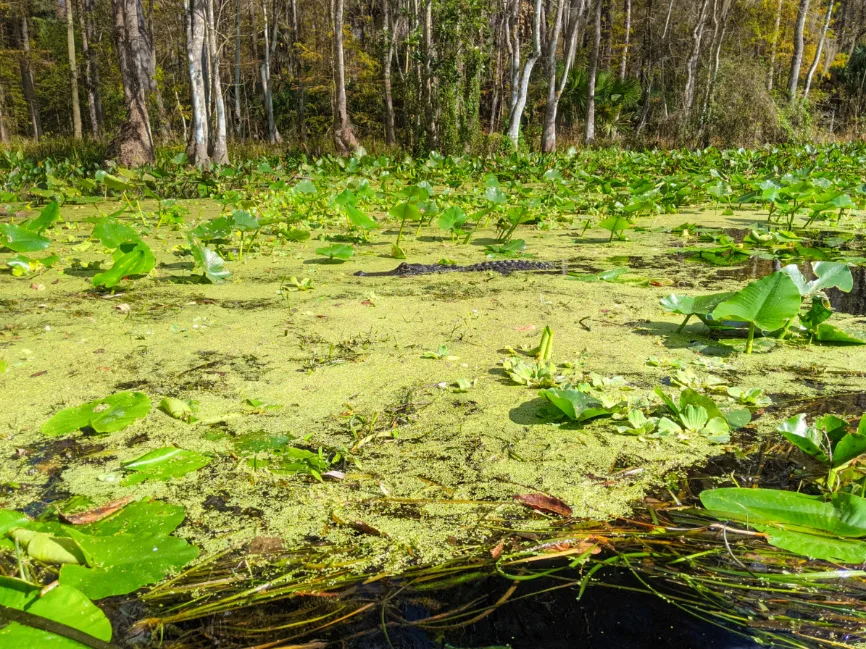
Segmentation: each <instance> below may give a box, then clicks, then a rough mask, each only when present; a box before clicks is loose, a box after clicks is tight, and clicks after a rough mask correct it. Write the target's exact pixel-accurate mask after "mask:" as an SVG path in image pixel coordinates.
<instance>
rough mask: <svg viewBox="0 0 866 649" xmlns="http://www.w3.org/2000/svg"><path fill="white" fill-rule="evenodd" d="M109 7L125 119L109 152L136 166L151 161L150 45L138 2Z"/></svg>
mask: <svg viewBox="0 0 866 649" xmlns="http://www.w3.org/2000/svg"><path fill="white" fill-rule="evenodd" d="M112 6H113V10H114V29H115V42H116V46H117V55H118V59H119V62H120V76H121V79H122V81H123V99H124V104H125V107H126V120H125V121H124V123H123V125H122V126H121V127H120V133H119V134H118V135H117V137H116V138H115V139H114V141H113V142H112V143H111V146H110V147H109V152H110V155H111V156H112V157H116V158H117V161H118V162H119V163H120V164H121V165H123V166H126V167H137V166H140V165H142V164H146V163H149V162H153V159H154V158H153V138H152V137H151V133H150V116H149V115H148V112H147V91H148V89H149V88H150V87H151V83H152V80H151V74H152V71H151V69H150V65H151V62H152V55H151V49H150V48H151V44H150V42H149V39H148V37H147V30H146V28H145V25H144V12H143V11H142V7H141V0H112Z"/></svg>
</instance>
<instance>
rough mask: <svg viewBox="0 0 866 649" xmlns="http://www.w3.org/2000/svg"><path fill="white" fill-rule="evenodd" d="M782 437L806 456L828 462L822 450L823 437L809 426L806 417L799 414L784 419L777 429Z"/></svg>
mask: <svg viewBox="0 0 866 649" xmlns="http://www.w3.org/2000/svg"><path fill="white" fill-rule="evenodd" d="M777 430H778V431H779V432H780V433H782V436H783V437H784V438H785V439H787V440H788V441H789V442H791V443H792V444H793V445H794V446H796V447H797V448H799V449H800V450H801V451H803V452H804V453H806V454H807V455H811V456H812V457H814V458H816V459H818V460H820V461H821V462H829V458H828V457H827V454H826V453H825V449H824V435H823V434H822V432H821V431H820V430H818V429H817V428H815V427H814V426H809V424H808V422H807V421H806V415H804V414H799V415H795V416H794V417H791V418H790V419H786V420H785V421H783V422H782V423H781V424H779V427H778V429H777Z"/></svg>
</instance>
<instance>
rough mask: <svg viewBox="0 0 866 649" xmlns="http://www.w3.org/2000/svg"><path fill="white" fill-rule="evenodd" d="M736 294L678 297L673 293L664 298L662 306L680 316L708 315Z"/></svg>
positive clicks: (732, 292)
mask: <svg viewBox="0 0 866 649" xmlns="http://www.w3.org/2000/svg"><path fill="white" fill-rule="evenodd" d="M735 294H736V293H735V292H734V291H729V292H727V293H713V294H711V295H699V296H697V297H689V296H688V295H677V294H676V293H671V294H670V295H668V296H666V297H663V298H662V299H661V302H660V304H661V305H662V307H663V308H664V309H665V310H667V311H670V312H672V313H678V314H680V315H708V314H709V313H711V312H712V311H713V309H715V308H716V307H717V306H718V305H719V304H721V303H722V302H724V301H725V300H727V299H728V298H730V297H731V296H732V295H735Z"/></svg>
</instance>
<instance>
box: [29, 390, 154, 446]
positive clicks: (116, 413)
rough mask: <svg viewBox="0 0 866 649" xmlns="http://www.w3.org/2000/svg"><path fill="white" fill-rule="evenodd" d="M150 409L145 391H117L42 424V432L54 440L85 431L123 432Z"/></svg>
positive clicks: (64, 412) (73, 408)
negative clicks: (89, 429)
mask: <svg viewBox="0 0 866 649" xmlns="http://www.w3.org/2000/svg"><path fill="white" fill-rule="evenodd" d="M149 410H150V399H149V398H148V397H147V395H146V394H144V393H142V392H117V393H115V394H112V395H111V396H108V397H105V398H103V399H96V400H95V401H89V402H87V403H83V404H81V405H80V406H73V407H72V408H64V409H63V410H61V411H60V412H58V413H57V414H55V415H54V416H53V417H52V418H51V419H49V420H48V421H46V422H45V423H44V424H42V433H43V434H45V435H49V436H51V437H56V436H57V435H65V434H66V433H72V432H74V431H76V430H80V429H82V428H92V429H93V430H94V431H95V432H97V433H114V432H116V431H119V430H123V429H124V428H126V427H127V426H129V425H130V424H131V423H133V422H134V421H135V420H136V419H141V418H142V417H144V416H145V415H146V414H147V413H148V411H149Z"/></svg>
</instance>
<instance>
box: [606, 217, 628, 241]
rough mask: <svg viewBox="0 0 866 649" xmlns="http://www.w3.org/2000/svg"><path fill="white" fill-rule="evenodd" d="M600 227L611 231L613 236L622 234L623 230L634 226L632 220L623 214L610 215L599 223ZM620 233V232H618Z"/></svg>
mask: <svg viewBox="0 0 866 649" xmlns="http://www.w3.org/2000/svg"><path fill="white" fill-rule="evenodd" d="M598 227H600V228H603V229H605V230H607V231H608V232H610V233H611V234H612V235H613V236H620V237H621V236H622V232H623V231H624V230H625V229H627V228H630V227H632V224H631V221H629V220H628V219H626V218H624V217H622V216H609V217H608V218H606V219H604V220H603V221H601V222H600V223H599V224H598ZM617 233H619V234H617Z"/></svg>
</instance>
